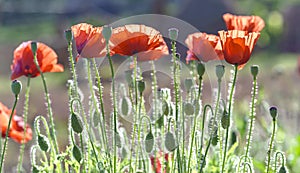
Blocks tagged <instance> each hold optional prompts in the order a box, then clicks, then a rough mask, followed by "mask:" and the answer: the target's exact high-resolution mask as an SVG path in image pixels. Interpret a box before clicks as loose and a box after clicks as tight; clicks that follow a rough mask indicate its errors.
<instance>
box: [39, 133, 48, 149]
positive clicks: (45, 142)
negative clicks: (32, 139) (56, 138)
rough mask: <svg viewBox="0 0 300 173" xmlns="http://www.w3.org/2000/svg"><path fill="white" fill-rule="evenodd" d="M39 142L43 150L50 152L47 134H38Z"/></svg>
mask: <svg viewBox="0 0 300 173" xmlns="http://www.w3.org/2000/svg"><path fill="white" fill-rule="evenodd" d="M38 144H39V147H40V149H41V150H42V151H45V152H48V151H49V149H50V143H49V140H48V138H47V137H46V136H44V135H42V134H39V135H38Z"/></svg>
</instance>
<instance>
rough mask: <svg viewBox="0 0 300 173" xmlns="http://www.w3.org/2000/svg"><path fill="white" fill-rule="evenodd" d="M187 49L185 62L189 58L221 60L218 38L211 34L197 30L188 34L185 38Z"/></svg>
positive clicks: (222, 56) (221, 53) (222, 57)
mask: <svg viewBox="0 0 300 173" xmlns="http://www.w3.org/2000/svg"><path fill="white" fill-rule="evenodd" d="M185 43H186V44H187V47H188V48H189V50H188V51H187V57H186V62H187V63H188V62H189V61H190V60H201V61H203V62H207V61H210V60H223V59H224V55H223V52H222V46H221V42H220V38H219V37H218V36H216V35H213V34H206V33H201V32H197V33H194V34H190V35H188V37H187V38H186V40H185Z"/></svg>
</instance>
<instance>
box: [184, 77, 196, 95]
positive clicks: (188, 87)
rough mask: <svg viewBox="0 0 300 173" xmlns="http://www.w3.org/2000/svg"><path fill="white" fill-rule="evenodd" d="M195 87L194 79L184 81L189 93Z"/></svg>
mask: <svg viewBox="0 0 300 173" xmlns="http://www.w3.org/2000/svg"><path fill="white" fill-rule="evenodd" d="M193 85H194V84H193V80H192V79H190V78H188V79H185V80H184V87H185V89H186V90H187V92H190V90H191V88H192V86H193Z"/></svg>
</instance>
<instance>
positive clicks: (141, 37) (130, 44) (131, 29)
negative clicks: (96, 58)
mask: <svg viewBox="0 0 300 173" xmlns="http://www.w3.org/2000/svg"><path fill="white" fill-rule="evenodd" d="M110 41H111V44H112V46H111V52H112V54H119V55H123V56H132V55H136V56H137V60H138V61H149V60H156V59H159V58H161V57H162V56H164V55H168V54H169V51H168V47H167V45H166V43H165V41H164V39H163V37H162V35H161V34H160V33H159V32H158V31H157V30H155V29H154V28H151V27H149V26H145V25H134V24H133V25H125V26H121V27H118V28H115V29H113V31H112V36H111V38H110Z"/></svg>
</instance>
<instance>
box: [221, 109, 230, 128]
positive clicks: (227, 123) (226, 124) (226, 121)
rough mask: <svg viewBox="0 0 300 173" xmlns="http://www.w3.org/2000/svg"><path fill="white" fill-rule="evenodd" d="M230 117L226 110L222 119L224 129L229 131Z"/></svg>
mask: <svg viewBox="0 0 300 173" xmlns="http://www.w3.org/2000/svg"><path fill="white" fill-rule="evenodd" d="M229 123H230V122H229V115H228V112H227V111H226V110H224V112H223V115H222V118H221V125H222V127H223V129H227V128H228V127H229Z"/></svg>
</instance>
